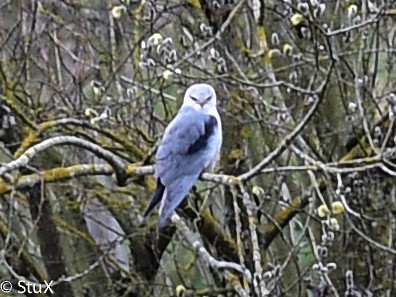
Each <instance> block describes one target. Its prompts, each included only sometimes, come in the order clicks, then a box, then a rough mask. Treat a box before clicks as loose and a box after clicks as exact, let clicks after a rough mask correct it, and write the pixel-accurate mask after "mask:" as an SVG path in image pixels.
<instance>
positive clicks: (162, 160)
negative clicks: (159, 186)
mask: <svg viewBox="0 0 396 297" xmlns="http://www.w3.org/2000/svg"><path fill="white" fill-rule="evenodd" d="M217 125H218V123H217V120H216V118H215V117H213V116H211V115H208V114H204V113H201V112H198V111H196V110H195V109H193V108H192V107H186V108H183V109H182V110H180V112H179V113H178V115H177V116H176V117H175V119H174V120H173V121H172V122H171V123H170V124H169V126H168V128H167V129H166V131H165V134H164V136H163V138H162V141H161V143H160V146H159V148H158V151H157V154H156V159H157V164H156V174H157V177H158V178H160V180H161V182H162V183H163V184H164V185H165V187H166V186H167V185H169V184H170V183H171V182H172V181H173V180H175V179H176V178H178V177H180V176H185V175H191V174H196V173H198V174H200V173H201V172H202V171H203V170H204V169H205V165H206V164H207V163H208V160H212V158H213V153H214V152H213V150H210V149H208V148H209V138H210V137H211V136H213V134H214V131H215V128H216V126H217Z"/></svg>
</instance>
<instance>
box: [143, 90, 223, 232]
mask: <svg viewBox="0 0 396 297" xmlns="http://www.w3.org/2000/svg"><path fill="white" fill-rule="evenodd" d="M222 140H223V136H222V127H221V120H220V116H219V113H218V112H217V109H216V92H215V90H214V89H213V88H212V86H210V85H208V84H194V85H192V86H190V87H189V88H188V89H187V91H186V94H185V95H184V101H183V105H182V107H181V108H180V110H179V112H178V113H177V115H176V117H175V118H174V119H173V120H172V122H171V123H170V124H169V125H168V127H167V128H166V130H165V133H164V136H163V137H162V140H161V142H160V144H159V147H158V151H157V154H156V165H155V177H156V178H157V189H156V190H155V192H154V194H153V195H152V197H151V201H150V204H149V206H148V207H147V210H146V212H145V216H147V215H148V214H149V212H150V211H151V210H152V209H153V208H154V207H155V206H156V205H157V204H158V203H159V202H161V204H160V210H159V212H160V218H159V222H158V225H159V226H160V227H161V226H163V225H164V224H165V222H166V220H167V218H168V217H169V216H170V215H171V213H172V211H173V210H174V209H175V208H176V207H177V206H178V205H179V204H180V203H181V202H182V200H183V199H184V198H185V197H186V195H187V194H188V192H189V191H190V189H191V188H192V187H193V185H194V184H195V182H196V181H197V179H198V177H199V176H200V174H201V173H202V172H203V171H204V170H205V169H207V168H210V169H213V167H214V165H215V163H216V161H217V160H218V158H219V153H220V148H221V144H222Z"/></svg>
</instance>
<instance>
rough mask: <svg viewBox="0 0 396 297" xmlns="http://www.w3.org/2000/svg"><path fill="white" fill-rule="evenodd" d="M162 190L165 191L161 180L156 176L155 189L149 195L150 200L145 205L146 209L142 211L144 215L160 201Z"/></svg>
mask: <svg viewBox="0 0 396 297" xmlns="http://www.w3.org/2000/svg"><path fill="white" fill-rule="evenodd" d="M164 191H165V186H164V185H163V184H162V182H161V180H160V179H159V178H158V179H157V188H156V189H155V192H154V194H153V196H151V201H150V204H149V206H148V207H147V209H146V211H145V212H144V216H145V217H146V216H147V215H148V214H149V213H150V211H152V210H153V208H154V207H155V206H156V205H157V204H158V203H159V202H160V201H161V199H162V196H163V195H164Z"/></svg>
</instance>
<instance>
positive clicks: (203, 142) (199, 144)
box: [187, 115, 217, 155]
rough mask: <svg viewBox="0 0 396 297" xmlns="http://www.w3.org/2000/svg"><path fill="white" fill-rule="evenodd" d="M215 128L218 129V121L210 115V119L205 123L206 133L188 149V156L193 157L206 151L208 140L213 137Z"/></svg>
mask: <svg viewBox="0 0 396 297" xmlns="http://www.w3.org/2000/svg"><path fill="white" fill-rule="evenodd" d="M215 127H217V120H216V118H215V117H214V116H211V115H210V116H209V119H208V120H207V121H206V122H205V133H204V134H203V135H201V136H200V137H199V138H198V139H197V140H196V141H195V142H194V143H193V144H192V145H191V146H190V147H189V148H188V151H187V154H188V155H192V154H195V153H196V152H198V151H200V150H202V149H204V148H205V147H206V146H207V145H208V139H209V137H210V136H212V134H213V132H214V129H215Z"/></svg>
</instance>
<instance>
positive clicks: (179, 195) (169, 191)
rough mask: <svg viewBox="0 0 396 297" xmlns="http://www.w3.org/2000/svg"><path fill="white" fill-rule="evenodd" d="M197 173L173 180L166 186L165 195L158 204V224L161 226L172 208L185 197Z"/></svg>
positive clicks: (196, 177)
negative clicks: (159, 204)
mask: <svg viewBox="0 0 396 297" xmlns="http://www.w3.org/2000/svg"><path fill="white" fill-rule="evenodd" d="M198 176H199V174H194V175H187V176H184V177H181V178H178V179H176V180H174V181H173V182H172V183H171V184H169V185H167V187H166V193H165V195H166V197H165V199H163V200H162V201H161V206H160V211H159V212H160V217H159V221H158V226H159V227H163V226H164V225H165V222H166V220H167V219H168V218H169V217H170V215H171V213H172V211H173V210H175V209H176V208H177V207H178V206H179V204H180V203H181V202H182V201H183V199H184V198H185V197H186V195H187V194H188V192H189V191H190V189H191V188H192V186H193V185H194V183H195V182H196V180H197V179H198Z"/></svg>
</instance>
